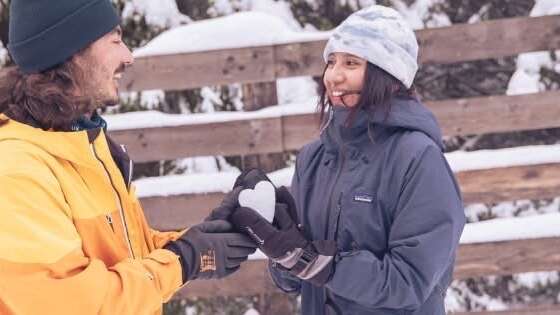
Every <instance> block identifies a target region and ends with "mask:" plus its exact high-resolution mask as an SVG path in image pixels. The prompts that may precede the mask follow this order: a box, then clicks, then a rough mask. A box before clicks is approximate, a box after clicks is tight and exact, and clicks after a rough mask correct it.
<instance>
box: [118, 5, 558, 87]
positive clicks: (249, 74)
mask: <svg viewBox="0 0 560 315" xmlns="http://www.w3.org/2000/svg"><path fill="white" fill-rule="evenodd" d="M416 35H417V37H418V41H419V43H420V46H421V50H420V56H419V59H420V62H421V63H423V64H433V63H437V64H446V63H455V62H462V61H473V60H479V59H490V58H499V57H506V56H514V55H517V54H520V53H525V52H532V51H542V50H552V49H558V48H559V47H560V18H559V16H558V15H553V16H545V17H535V18H525V17H521V18H510V19H499V20H493V21H487V22H480V23H476V24H459V25H453V26H449V27H442V28H432V29H424V30H419V31H417V32H416ZM324 45H325V41H310V42H302V43H291V44H280V45H271V46H260V47H245V48H233V49H223V50H214V51H204V52H195V53H184V54H174V55H162V56H150V57H140V58H137V60H136V62H135V65H134V66H133V67H132V68H131V69H130V71H127V73H126V75H125V77H124V78H123V86H124V87H125V89H126V90H128V91H140V90H151V89H162V90H179V89H189V88H197V87H202V86H207V85H223V84H230V83H252V82H266V81H275V80H277V79H279V78H284V77H293V76H310V75H311V76H316V75H320V74H321V72H322V71H323V67H324V62H323V60H322V56H321V52H322V51H323V47H324Z"/></svg>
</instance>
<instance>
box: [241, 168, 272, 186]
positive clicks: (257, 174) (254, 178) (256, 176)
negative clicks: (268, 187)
mask: <svg viewBox="0 0 560 315" xmlns="http://www.w3.org/2000/svg"><path fill="white" fill-rule="evenodd" d="M263 180H264V181H267V182H271V183H272V181H271V180H270V178H268V176H266V173H265V172H264V171H262V170H261V169H258V168H251V169H248V170H245V171H243V172H241V174H239V176H237V178H236V179H235V183H234V184H233V187H234V188H236V187H243V188H251V189H252V188H255V185H256V184H257V183H258V182H260V181H263Z"/></svg>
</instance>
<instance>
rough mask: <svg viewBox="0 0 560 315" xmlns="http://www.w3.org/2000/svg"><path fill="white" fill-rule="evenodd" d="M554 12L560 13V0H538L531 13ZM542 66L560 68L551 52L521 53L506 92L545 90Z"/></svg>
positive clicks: (518, 92)
mask: <svg viewBox="0 0 560 315" xmlns="http://www.w3.org/2000/svg"><path fill="white" fill-rule="evenodd" d="M552 14H560V2H559V1H558V0H537V1H536V2H535V6H534V7H533V9H532V10H531V13H530V14H529V15H530V16H543V15H552ZM559 53H560V50H558V51H556V54H557V55H558V54H559ZM542 67H546V68H558V65H555V64H554V62H553V60H552V57H551V55H550V53H549V52H531V53H525V54H520V55H519V56H518V57H517V69H516V71H515V72H514V74H513V76H512V77H511V79H510V81H509V84H508V88H507V91H506V94H508V95H516V94H525V93H537V92H541V91H543V90H544V86H543V85H542V84H541V83H540V79H541V76H540V70H541V68H542ZM558 70H559V69H557V70H556V71H558Z"/></svg>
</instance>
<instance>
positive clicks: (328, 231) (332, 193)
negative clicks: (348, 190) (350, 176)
mask: <svg viewBox="0 0 560 315" xmlns="http://www.w3.org/2000/svg"><path fill="white" fill-rule="evenodd" d="M336 138H337V139H336V140H340V142H339V143H338V145H339V157H340V167H339V168H338V170H337V172H336V176H335V178H334V182H333V185H332V187H331V191H330V193H329V203H328V205H327V209H328V210H329V214H328V221H327V233H326V234H327V235H326V236H327V238H326V239H327V240H330V239H332V240H335V239H334V238H331V237H330V236H331V234H332V235H333V237H334V236H335V233H336V231H333V232H332V233H331V229H330V227H331V226H330V225H331V215H336V216H337V217H338V216H339V215H340V212H339V211H337V210H339V208H340V199H341V198H340V197H341V196H339V200H338V204H337V207H338V208H337V209H336V210H335V211H330V210H331V208H332V206H333V205H334V204H335V203H334V198H335V196H334V191H335V188H336V184H337V183H338V180H339V178H340V175H342V170H343V169H344V163H345V160H346V157H345V155H344V151H343V144H342V139H338V133H337V134H336ZM341 194H342V192H341ZM333 212H335V213H333ZM336 212H338V213H336ZM335 222H338V218H336V220H335ZM333 228H335V227H334V226H333Z"/></svg>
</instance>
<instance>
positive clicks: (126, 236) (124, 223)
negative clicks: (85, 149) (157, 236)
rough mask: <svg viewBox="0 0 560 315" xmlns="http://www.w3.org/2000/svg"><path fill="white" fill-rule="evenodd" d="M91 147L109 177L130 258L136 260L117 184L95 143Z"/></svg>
mask: <svg viewBox="0 0 560 315" xmlns="http://www.w3.org/2000/svg"><path fill="white" fill-rule="evenodd" d="M90 146H91V150H92V152H93V156H94V157H95V159H96V160H97V161H99V163H101V165H102V166H103V169H104V170H105V175H106V176H107V178H108V179H109V182H110V183H111V188H112V189H113V193H114V194H115V196H116V200H115V201H117V202H116V204H117V206H118V208H119V214H120V216H121V220H122V222H123V225H124V238H125V240H126V245H127V246H128V251H129V254H130V257H132V258H135V257H134V252H133V251H132V244H131V243H130V237H129V235H128V226H127V224H126V219H125V216H124V210H123V206H122V200H121V196H120V195H119V193H118V192H117V189H116V188H115V184H114V183H113V179H112V178H111V175H110V173H109V170H107V167H106V166H105V163H103V161H102V160H101V159H100V158H99V156H98V155H97V150H95V146H94V145H93V143H92V144H90ZM112 222H113V220H112V219H111V220H110V223H109V224H110V225H111V228H113V231H114V227H113V224H112Z"/></svg>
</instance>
